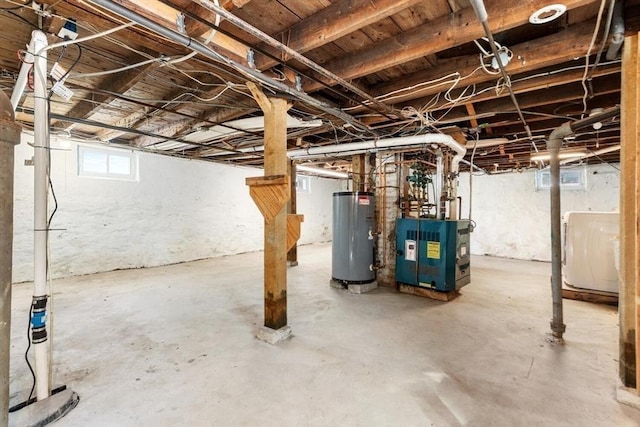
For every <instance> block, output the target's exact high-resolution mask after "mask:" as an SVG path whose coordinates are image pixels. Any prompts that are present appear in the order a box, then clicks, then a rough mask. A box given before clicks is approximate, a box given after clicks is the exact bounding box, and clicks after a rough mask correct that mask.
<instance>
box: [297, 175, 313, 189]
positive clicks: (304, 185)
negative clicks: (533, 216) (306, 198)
mask: <svg viewBox="0 0 640 427" xmlns="http://www.w3.org/2000/svg"><path fill="white" fill-rule="evenodd" d="M296 191H297V192H298V193H311V178H310V177H308V176H303V175H298V176H296Z"/></svg>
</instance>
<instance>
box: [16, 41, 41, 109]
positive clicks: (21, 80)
mask: <svg viewBox="0 0 640 427" xmlns="http://www.w3.org/2000/svg"><path fill="white" fill-rule="evenodd" d="M34 33H35V31H34V32H32V33H31V41H30V42H29V48H28V50H27V54H26V55H25V57H24V61H23V62H22V65H21V66H20V73H19V74H18V79H17V80H16V84H15V86H13V92H12V93H11V105H12V106H13V111H16V108H18V105H19V104H20V100H21V99H22V94H23V93H24V89H25V87H27V77H28V76H29V69H30V68H31V64H33V54H34V53H35V50H34V46H33V43H34V37H35V36H34Z"/></svg>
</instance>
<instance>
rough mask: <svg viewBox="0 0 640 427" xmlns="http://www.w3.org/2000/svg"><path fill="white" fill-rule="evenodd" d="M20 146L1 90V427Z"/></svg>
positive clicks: (0, 426) (5, 409)
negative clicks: (15, 167) (16, 149)
mask: <svg viewBox="0 0 640 427" xmlns="http://www.w3.org/2000/svg"><path fill="white" fill-rule="evenodd" d="M19 143H20V126H19V125H18V124H17V123H16V122H15V120H14V116H13V107H12V106H11V101H10V100H9V97H8V96H7V95H6V94H5V93H4V91H1V90H0V200H2V203H0V427H6V426H7V425H8V423H9V418H8V415H9V355H10V352H11V344H10V341H11V266H12V262H13V260H12V257H13V152H14V146H15V145H17V144H19Z"/></svg>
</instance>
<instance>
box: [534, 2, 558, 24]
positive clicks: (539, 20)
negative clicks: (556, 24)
mask: <svg viewBox="0 0 640 427" xmlns="http://www.w3.org/2000/svg"><path fill="white" fill-rule="evenodd" d="M566 11H567V6H565V5H563V4H561V3H556V4H550V5H548V6H545V7H542V8H540V9H538V10H536V11H535V12H533V13H532V14H531V16H530V17H529V22H530V23H532V24H546V23H547V22H551V21H553V20H554V19H557V18H559V17H560V16H562V14H563V13H565V12H566Z"/></svg>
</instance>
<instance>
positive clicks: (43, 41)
mask: <svg viewBox="0 0 640 427" xmlns="http://www.w3.org/2000/svg"><path fill="white" fill-rule="evenodd" d="M32 37H33V41H34V52H36V54H35V58H34V63H33V67H34V79H33V92H34V123H33V136H34V143H33V147H34V157H33V165H34V214H33V222H34V227H33V236H34V237H33V239H34V240H33V264H34V273H33V303H32V309H33V313H32V317H31V340H32V342H33V350H34V353H35V360H36V398H37V399H38V400H42V399H46V398H47V397H49V393H50V389H49V342H48V341H47V324H46V321H47V299H48V298H47V240H48V237H49V236H48V235H49V233H48V216H49V212H48V211H49V209H48V198H49V155H50V151H49V105H48V101H47V98H48V94H47V80H46V77H45V76H46V75H47V49H46V47H47V36H46V34H45V33H43V32H42V31H39V30H36V31H34V32H33V33H32Z"/></svg>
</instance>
